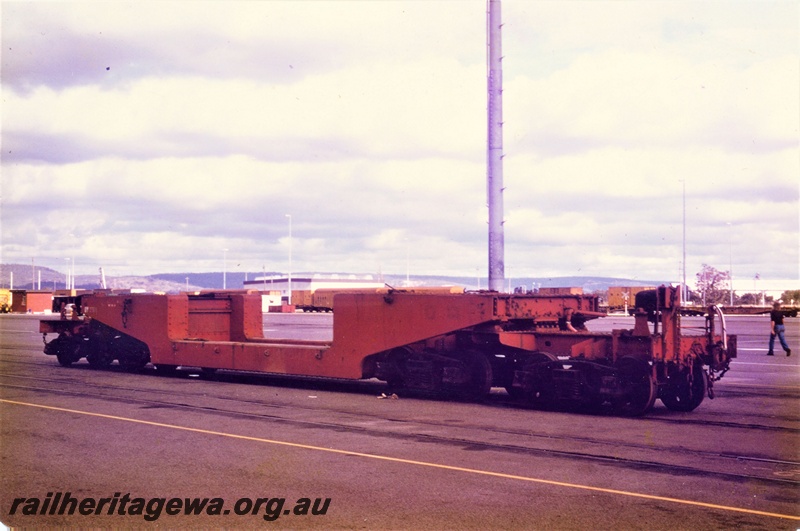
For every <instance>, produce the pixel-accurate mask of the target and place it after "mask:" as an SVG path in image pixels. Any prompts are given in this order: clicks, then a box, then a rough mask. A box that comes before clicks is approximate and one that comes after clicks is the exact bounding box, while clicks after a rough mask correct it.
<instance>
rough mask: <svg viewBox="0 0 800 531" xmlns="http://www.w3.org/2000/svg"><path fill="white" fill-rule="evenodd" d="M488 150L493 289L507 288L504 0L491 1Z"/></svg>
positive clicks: (487, 185) (490, 259) (488, 23)
mask: <svg viewBox="0 0 800 531" xmlns="http://www.w3.org/2000/svg"><path fill="white" fill-rule="evenodd" d="M487 17H488V18H487V34H488V43H487V44H488V50H487V56H488V57H487V85H488V104H487V121H488V124H487V125H488V127H487V129H488V131H487V149H486V163H487V171H486V181H487V182H486V188H487V199H488V207H489V289H490V290H492V291H503V288H504V285H505V259H504V253H505V243H504V238H503V69H502V58H503V56H502V47H501V41H502V39H501V34H500V30H501V27H502V23H501V21H500V0H488V13H487Z"/></svg>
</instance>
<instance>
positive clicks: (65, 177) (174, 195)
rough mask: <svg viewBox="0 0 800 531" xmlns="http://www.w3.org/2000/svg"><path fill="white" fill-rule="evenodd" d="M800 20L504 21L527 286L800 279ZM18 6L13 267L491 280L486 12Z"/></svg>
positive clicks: (555, 16) (395, 6)
mask: <svg viewBox="0 0 800 531" xmlns="http://www.w3.org/2000/svg"><path fill="white" fill-rule="evenodd" d="M798 6H800V4H798V3H797V2H795V1H791V2H763V1H759V2H744V1H740V2H696V1H691V2H680V1H677V2H650V1H648V2H636V1H629V2H625V1H623V2H616V1H615V2H582V1H572V2H537V1H513V0H507V1H505V2H504V3H503V21H504V23H505V26H504V32H503V55H504V56H505V58H504V72H503V74H504V89H505V92H504V118H505V132H504V134H505V153H506V157H505V186H506V190H505V219H506V223H505V241H506V253H505V258H506V275H507V276H510V277H512V278H513V277H514V276H566V275H599V276H616V277H628V278H638V279H643V280H649V279H656V280H664V279H674V280H678V279H679V278H680V270H681V260H682V243H683V239H682V227H683V221H682V220H683V218H682V215H683V186H684V184H685V188H686V207H687V208H686V211H687V213H686V221H687V228H688V230H687V240H686V244H687V248H686V251H687V276H688V277H689V279H690V280H691V279H692V278H693V277H694V273H696V272H697V271H699V269H700V266H701V264H703V263H708V264H710V265H712V266H714V267H716V268H717V269H720V270H727V269H728V267H729V262H732V263H733V272H734V276H735V277H736V278H737V279H739V283H737V288H739V289H747V288H751V287H752V286H753V278H754V277H755V275H756V274H759V275H760V277H761V278H762V279H764V281H769V280H775V279H782V280H786V279H788V280H791V281H793V282H796V283H797V284H800V280H799V279H800V273H799V272H798V267H799V266H798V263H799V262H800V258H799V257H798V247H800V244H799V241H800V236H799V233H800V230H799V228H798V227H799V226H800V208H799V207H798V197H799V196H800V142H799V140H798V139H799V138H800V101H799V100H800V98H799V97H798V94H800V49H799V46H798V39H799V36H798V27H800V24H799V21H800V7H798ZM0 9H2V54H1V55H0V60H2V108H0V112H2V254H3V256H2V260H3V261H4V262H21V263H30V261H31V259H35V261H36V263H37V264H38V265H44V266H49V267H53V268H56V269H64V268H65V263H66V262H65V258H74V260H75V264H76V266H75V267H76V271H77V273H79V274H82V273H83V274H86V273H95V272H96V271H97V268H98V267H101V266H102V267H104V268H105V270H106V272H107V273H110V274H115V275H121V274H150V273H157V272H203V271H220V270H221V269H222V266H223V264H222V262H223V254H226V256H227V260H228V270H229V271H260V270H261V269H262V267H266V269H267V270H284V271H285V270H286V269H287V268H288V250H289V227H288V225H289V218H287V217H286V214H291V222H292V251H293V268H294V269H295V270H306V271H308V270H310V271H345V272H358V273H362V272H363V273H376V272H379V271H381V272H384V273H404V272H405V271H406V266H407V264H408V265H409V266H410V270H411V273H412V274H423V273H425V274H453V275H467V276H475V275H477V274H480V275H482V276H485V274H486V270H487V267H486V259H487V258H486V256H487V251H486V239H487V230H488V229H487V224H486V220H487V211H486V184H485V176H486V163H485V158H486V155H485V145H486V48H485V43H486V31H485V28H486V15H485V11H486V4H485V2H484V1H481V0H476V1H469V0H462V1H457V0H451V1H396V2H392V1H374V2H366V1H352V2H344V1H325V2H314V1H303V2H290V1H285V2H281V1H264V2H259V1H251V2H241V3H237V2H189V1H187V2H147V1H145V2H140V1H137V2H89V3H78V2H54V3H50V2H48V3H44V2H3V3H2V4H1V7H0ZM223 249H228V251H227V253H223Z"/></svg>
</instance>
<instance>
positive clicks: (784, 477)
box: [0, 359, 800, 487]
mask: <svg viewBox="0 0 800 531" xmlns="http://www.w3.org/2000/svg"><path fill="white" fill-rule="evenodd" d="M9 362H10V363H14V364H22V365H36V366H41V365H47V364H48V360H45V362H44V363H41V362H38V361H35V362H34V361H25V360H22V361H20V360H9V359H5V360H4V363H6V364H7V363H9ZM49 364H50V365H53V364H52V362H49ZM79 367H81V366H77V367H74V368H73V369H71V370H69V373H71V374H73V375H76V376H79V377H77V378H76V377H65V376H61V375H59V376H57V377H55V378H53V377H51V376H31V375H20V374H13V373H9V372H2V373H0V388H2V389H4V390H5V392H4V394H6V395H7V394H8V393H9V392H12V391H19V392H24V393H29V394H34V395H40V396H59V397H70V398H77V399H82V400H85V401H89V400H100V401H103V402H106V403H110V404H112V408H113V407H115V406H113V404H119V405H123V404H125V405H130V404H136V405H138V406H139V407H140V408H141V409H144V410H147V409H172V410H175V411H176V412H184V413H185V412H193V413H200V414H204V415H212V416H223V417H228V418H239V419H251V420H257V421H265V422H271V423H279V424H287V425H292V426H295V427H303V428H314V429H318V430H327V431H333V432H338V433H341V432H348V433H358V434H359V435H363V436H368V437H371V438H376V439H387V438H388V439H394V440H403V441H408V442H411V443H425V444H435V445H443V446H452V447H458V448H466V449H471V450H480V451H489V452H498V453H501V454H502V453H513V454H523V455H528V456H530V457H549V458H556V459H564V460H569V461H573V462H579V461H584V462H586V461H588V462H594V463H598V464H602V465H604V466H608V467H613V468H615V469H618V470H623V471H624V470H631V471H634V470H638V471H648V472H649V473H657V474H667V475H671V476H679V477H703V478H711V477H713V478H715V479H717V480H719V481H725V482H734V483H741V482H743V481H747V482H751V483H754V484H760V485H762V486H783V487H786V486H794V487H796V486H800V473H798V472H797V471H800V462H798V461H793V460H787V459H780V458H773V457H770V456H768V455H765V454H763V453H757V452H751V453H743V452H729V451H716V450H709V449H701V448H687V447H685V446H683V445H681V444H676V445H669V444H666V445H665V444H660V445H659V446H658V448H657V452H654V448H653V446H652V444H643V443H637V442H632V441H627V440H624V439H620V438H615V437H613V436H604V437H596V436H583V435H578V434H572V433H569V434H567V433H559V434H553V433H551V432H549V431H548V430H545V429H542V430H537V429H536V426H535V424H534V425H533V426H532V427H529V428H513V429H509V428H505V427H499V426H492V425H490V424H487V423H464V422H461V423H459V425H458V426H457V427H456V426H453V425H452V424H450V423H447V422H442V421H432V420H427V419H412V418H408V417H407V416H405V415H404V414H395V415H392V414H388V415H387V412H386V411H378V412H374V413H370V412H366V411H354V410H352V409H347V408H337V407H329V406H320V405H314V406H311V405H303V404H296V403H290V404H289V403H285V402H281V401H278V400H270V399H265V398H242V397H232V396H230V392H229V389H228V387H227V385H230V384H229V383H228V384H226V391H225V392H224V393H223V392H213V390H210V389H209V388H208V386H205V385H204V386H203V387H202V389H198V390H196V391H193V390H187V389H186V388H181V389H180V390H175V389H164V388H155V387H153V386H151V385H147V384H146V382H147V380H149V378H141V377H140V376H136V375H133V376H132V377H134V378H138V379H140V380H141V381H142V382H145V385H143V386H142V387H138V386H137V387H132V386H130V385H129V380H127V379H126V380H124V381H117V380H116V379H115V381H114V383H113V384H111V385H109V384H106V383H103V382H100V381H96V380H95V381H92V380H90V379H85V378H84V377H92V376H97V375H98V371H95V370H93V369H90V368H89V367H88V365H87V366H86V369H83V368H82V367H81V368H79ZM53 368H54V369H56V370H57V372H59V373H62V372H64V369H61V368H59V367H57V366H54V367H53ZM111 371H115V369H114V368H112V369H111ZM103 372H105V371H102V372H100V373H99V374H102V373H103ZM120 372H122V371H121V370H120ZM153 372H155V371H153ZM220 377H222V378H233V379H239V380H241V379H242V378H243V379H244V380H245V381H248V380H250V381H252V380H253V379H255V380H259V381H260V382H259V383H263V381H264V380H265V379H266V380H269V379H270V378H266V377H263V376H253V375H237V374H224V375H220ZM165 378H166V379H172V378H176V377H174V376H172V377H164V376H155V377H154V380H153V381H163V379H165ZM284 379H285V377H284ZM123 382H126V383H123ZM272 383H274V382H272ZM305 383H306V385H307V384H308V382H307V381H305ZM341 385H342V384H341V383H340V382H335V383H334V384H333V385H332V388H333V389H331V388H330V387H331V386H325V387H327V388H328V389H326V390H325V391H323V392H327V391H332V392H337V391H341V388H340V386H341ZM343 385H344V386H346V387H348V389H345V390H346V391H350V392H352V391H358V392H361V393H364V394H374V393H375V392H376V391H377V390H379V389H380V388H381V387H382V386H383V384H380V383H377V384H371V383H370V382H364V383H359V384H358V385H354V384H353V383H351V382H347V383H344V384H343ZM354 387H358V389H353V388H354ZM459 405H461V404H459ZM487 405H488V406H489V407H499V408H506V407H507V403H506V401H505V400H503V399H502V398H499V399H498V400H492V401H491V402H490V403H489V404H487ZM463 406H464V407H478V408H480V407H485V406H484V405H480V404H463ZM253 409H255V411H253ZM314 412H317V413H319V414H318V415H317V417H318V418H317V419H314V420H310V419H309V418H307V414H308V413H314ZM525 413H527V412H525ZM541 414H544V415H547V414H550V415H560V413H558V412H544V413H541ZM176 417H177V418H180V415H176ZM298 417H305V418H298ZM322 419H325V420H322ZM330 419H341V420H338V421H334V420H330ZM629 422H637V423H640V424H642V425H643V426H648V427H652V426H654V425H659V424H661V425H676V424H682V425H685V424H687V423H689V424H691V425H693V426H696V427H698V428H701V429H710V428H716V430H715V434H716V435H715V436H716V437H719V438H721V439H728V438H731V437H738V436H742V434H746V435H747V436H752V434H754V433H758V432H781V433H784V434H786V435H790V436H798V435H800V430H798V429H795V428H792V427H789V426H774V425H763V424H754V423H751V422H750V423H742V422H723V421H708V420H695V419H686V418H681V419H670V418H664V417H658V416H652V417H649V418H647V419H635V420H633V421H629ZM365 423H368V424H370V426H365V425H364V424H365ZM376 423H377V424H379V425H380V427H375V425H376ZM720 429H722V430H723V431H722V432H720V431H719V430H720ZM432 432H434V433H432ZM500 440H503V441H513V442H498V441H500ZM622 454H624V455H622ZM678 457H679V458H680V459H679V460H681V461H685V460H687V459H688V460H689V461H690V463H691V464H688V465H687V464H677V463H675V462H671V461H673V460H676V461H677V460H678V459H677V458H678ZM754 464H757V465H758V472H757V473H753V472H748V471H747V470H748V469H749V468H752V465H754Z"/></svg>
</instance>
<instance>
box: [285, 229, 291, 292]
mask: <svg viewBox="0 0 800 531" xmlns="http://www.w3.org/2000/svg"><path fill="white" fill-rule="evenodd" d="M286 217H287V218H289V278H288V280H289V297H288V301H289V305H290V306H291V305H292V215H291V214H286Z"/></svg>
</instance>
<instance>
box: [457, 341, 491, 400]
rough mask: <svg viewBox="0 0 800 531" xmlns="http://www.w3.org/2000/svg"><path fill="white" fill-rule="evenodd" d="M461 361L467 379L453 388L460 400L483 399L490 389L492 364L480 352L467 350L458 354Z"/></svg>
mask: <svg viewBox="0 0 800 531" xmlns="http://www.w3.org/2000/svg"><path fill="white" fill-rule="evenodd" d="M458 359H459V361H460V362H461V363H463V365H464V369H465V371H466V375H467V380H466V381H465V382H464V383H461V384H459V385H457V386H456V387H455V388H454V389H453V390H454V391H455V393H456V395H457V396H458V397H459V398H460V399H462V400H470V401H480V400H483V399H485V398H486V397H487V396H488V395H489V392H490V391H491V389H492V380H493V375H492V365H491V363H489V360H488V359H487V358H486V356H484V355H483V354H482V353H480V352H477V351H474V350H467V351H465V352H463V353H462V354H461V356H459V358H458Z"/></svg>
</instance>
